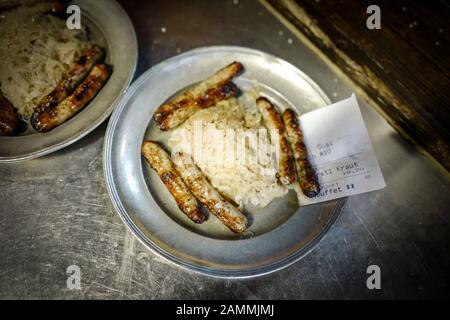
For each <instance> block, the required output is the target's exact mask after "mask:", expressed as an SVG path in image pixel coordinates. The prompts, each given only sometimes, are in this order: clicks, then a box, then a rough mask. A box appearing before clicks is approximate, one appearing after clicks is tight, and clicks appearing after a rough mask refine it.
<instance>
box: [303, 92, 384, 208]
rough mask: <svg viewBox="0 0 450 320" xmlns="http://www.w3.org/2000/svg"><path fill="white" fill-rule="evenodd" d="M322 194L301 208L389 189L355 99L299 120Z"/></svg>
mask: <svg viewBox="0 0 450 320" xmlns="http://www.w3.org/2000/svg"><path fill="white" fill-rule="evenodd" d="M300 123H301V126H302V129H303V135H304V137H305V138H304V139H305V144H306V146H307V148H308V152H309V158H310V161H311V164H312V165H313V167H315V169H316V173H317V176H318V177H319V182H320V186H321V191H320V194H319V195H318V196H317V197H315V198H312V199H309V198H307V197H305V196H303V197H301V200H300V199H299V201H301V204H302V205H307V204H312V203H318V202H323V201H328V200H332V199H336V198H342V197H346V196H350V195H354V194H359V193H363V192H369V191H374V190H379V189H382V188H384V187H385V186H386V184H385V182H384V178H383V174H382V173H381V169H380V167H379V165H378V161H377V158H376V156H375V153H374V151H373V148H372V143H371V142H370V138H369V134H368V132H367V128H366V126H365V124H364V120H363V118H362V115H361V111H360V109H359V106H358V101H357V100H356V97H355V95H352V96H351V97H350V98H348V99H346V100H342V101H340V102H337V103H335V104H332V105H330V106H328V107H324V108H320V109H317V110H314V111H312V112H308V113H305V114H304V115H302V116H301V117H300Z"/></svg>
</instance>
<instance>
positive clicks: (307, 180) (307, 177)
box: [283, 109, 320, 198]
mask: <svg viewBox="0 0 450 320" xmlns="http://www.w3.org/2000/svg"><path fill="white" fill-rule="evenodd" d="M283 121H284V124H285V126H286V131H287V136H288V139H289V142H290V143H291V145H292V150H294V158H295V163H296V166H297V170H298V177H299V183H300V188H301V189H302V191H303V193H304V194H305V195H306V196H307V197H309V198H313V197H315V196H317V195H318V194H319V192H320V185H319V181H318V178H317V175H316V172H315V171H314V169H313V168H312V166H311V163H310V162H309V160H308V150H307V149H306V146H305V144H304V142H303V133H302V130H301V128H300V124H299V122H298V118H297V114H296V113H295V111H294V110H292V109H286V110H285V111H284V112H283Z"/></svg>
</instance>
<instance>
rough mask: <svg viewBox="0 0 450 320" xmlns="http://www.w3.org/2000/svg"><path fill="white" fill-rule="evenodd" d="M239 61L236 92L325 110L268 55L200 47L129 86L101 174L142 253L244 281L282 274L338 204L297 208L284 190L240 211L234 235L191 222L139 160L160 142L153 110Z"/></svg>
mask: <svg viewBox="0 0 450 320" xmlns="http://www.w3.org/2000/svg"><path fill="white" fill-rule="evenodd" d="M232 61H239V62H241V63H242V64H243V65H244V68H245V72H244V73H243V74H242V75H241V76H239V77H237V78H235V79H234V80H233V81H234V82H235V83H236V84H237V85H238V86H239V87H240V89H241V90H248V89H251V87H252V86H253V81H254V80H256V81H258V83H259V87H260V91H261V93H262V95H264V96H266V97H268V98H269V99H271V100H272V101H274V102H275V103H276V104H277V105H278V106H279V107H281V108H285V107H287V106H290V107H294V108H296V109H297V110H298V111H299V112H301V113H304V112H307V111H310V110H313V109H316V108H320V107H323V106H326V105H328V104H330V101H329V99H328V98H327V96H326V95H325V93H324V92H323V91H322V90H321V89H320V88H319V87H318V86H317V85H316V84H315V83H314V82H313V81H312V80H311V79H310V78H309V77H307V76H306V75H305V74H303V73H302V72H301V71H300V70H298V69H297V68H295V67H294V66H292V65H291V64H289V63H287V62H285V61H283V60H281V59H278V58H276V57H274V56H272V55H269V54H266V53H263V52H260V51H256V50H252V49H246V48H241V47H229V46H219V47H206V48H200V49H196V50H192V51H189V52H187V53H184V54H181V55H179V56H175V57H173V58H170V59H168V60H166V61H164V62H162V63H160V64H158V65H156V66H154V67H153V68H151V69H149V70H148V71H146V72H145V73H144V74H143V75H141V76H140V77H139V79H138V80H136V81H135V82H134V83H133V84H132V86H131V87H130V89H129V91H128V92H127V94H126V95H125V97H124V99H123V100H122V101H121V103H120V104H119V106H118V108H117V109H116V110H115V111H114V113H113V115H112V117H111V120H110V122H109V125H108V129H107V132H106V138H105V145H104V171H105V177H106V182H107V186H108V191H109V194H110V196H111V198H112V201H113V203H114V206H115V208H116V210H117V212H118V213H119V215H120V217H121V218H122V220H123V221H124V222H125V224H126V225H127V226H128V227H129V228H130V230H131V231H132V232H133V233H134V234H135V236H136V237H137V238H138V239H139V240H140V241H141V242H142V243H143V244H144V245H146V246H147V247H148V248H150V249H151V250H153V251H154V252H156V253H158V254H160V255H161V256H163V257H165V258H166V259H168V260H169V261H171V262H174V263H175V264H177V265H179V266H182V267H184V268H188V269H190V270H193V271H196V272H201V273H204V274H207V275H211V276H215V277H222V278H250V277H255V276H260V275H263V274H268V273H271V272H273V271H276V270H279V269H281V268H284V267H286V266H288V265H290V264H292V263H294V262H295V261H297V260H299V259H300V258H301V257H303V256H304V255H305V254H307V253H308V252H309V251H310V250H311V249H312V248H313V247H314V246H315V245H316V244H317V243H318V242H319V241H320V240H321V239H322V237H323V236H324V235H325V233H326V232H327V231H328V230H329V229H330V227H331V226H332V225H333V224H334V222H335V221H336V219H337V218H338V216H339V214H340V212H341V211H342V209H343V207H344V204H345V202H346V200H345V199H340V200H335V201H329V202H326V203H321V204H316V205H310V206H306V207H302V208H298V207H297V200H296V195H295V193H294V192H293V191H291V192H290V193H289V194H288V195H286V196H285V197H283V198H279V199H275V200H274V201H273V202H272V203H271V204H269V206H268V207H266V208H264V209H255V208H251V207H246V209H247V211H248V212H249V213H250V216H251V218H250V220H251V221H252V223H251V226H250V227H249V229H248V231H247V232H246V233H245V235H244V236H241V235H236V234H233V233H232V232H231V231H229V230H228V229H227V228H226V227H225V226H223V225H222V224H221V223H220V222H219V221H218V220H217V219H216V218H215V217H214V216H212V215H210V217H209V219H208V221H206V222H205V223H203V224H201V225H196V224H194V223H193V222H191V221H190V220H189V219H188V218H187V217H186V216H185V215H184V214H183V213H182V212H181V211H180V210H179V209H178V207H177V206H176V204H175V201H174V200H173V198H172V197H171V195H170V193H169V192H168V191H167V189H166V187H165V186H164V185H163V183H162V182H161V180H160V178H159V177H158V175H157V174H156V173H155V172H154V171H153V170H152V169H151V168H150V166H149V165H148V164H147V162H146V161H145V160H144V159H143V157H142V156H141V144H142V142H143V140H146V139H151V140H155V141H159V142H161V143H162V144H163V145H164V147H165V148H166V149H167V144H166V142H167V138H168V136H169V134H168V133H163V132H161V131H159V129H158V128H157V127H156V126H155V123H154V120H153V114H154V112H155V110H156V109H157V108H158V107H159V106H160V105H161V104H163V103H164V102H165V101H167V100H168V99H169V98H171V97H172V96H173V95H174V94H175V93H177V92H180V91H182V90H184V89H186V88H188V87H190V86H191V85H193V84H195V83H197V82H200V81H202V80H204V79H206V78H207V77H208V76H210V75H211V74H213V73H214V72H215V71H217V70H218V69H220V68H222V67H224V66H225V65H227V64H229V63H231V62H232Z"/></svg>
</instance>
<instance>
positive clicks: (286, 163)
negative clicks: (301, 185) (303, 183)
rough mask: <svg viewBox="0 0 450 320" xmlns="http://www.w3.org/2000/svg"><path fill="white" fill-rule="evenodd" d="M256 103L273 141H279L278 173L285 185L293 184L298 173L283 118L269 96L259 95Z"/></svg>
mask: <svg viewBox="0 0 450 320" xmlns="http://www.w3.org/2000/svg"><path fill="white" fill-rule="evenodd" d="M256 105H257V106H258V110H259V112H260V113H261V115H262V118H263V120H264V123H265V125H266V127H267V129H268V130H269V133H270V137H271V140H272V142H273V141H276V140H278V142H279V149H278V152H279V157H278V158H279V159H278V175H279V179H280V182H281V183H282V184H284V185H291V184H293V183H294V182H295V181H296V180H297V174H296V172H295V163H294V157H293V155H292V150H291V146H290V144H289V141H288V139H287V136H286V129H285V127H284V124H283V120H282V119H281V116H280V114H279V113H278V110H277V109H276V107H275V106H274V105H273V104H272V103H271V102H270V101H269V100H268V99H267V98H264V97H259V98H258V99H257V100H256ZM275 135H276V136H275Z"/></svg>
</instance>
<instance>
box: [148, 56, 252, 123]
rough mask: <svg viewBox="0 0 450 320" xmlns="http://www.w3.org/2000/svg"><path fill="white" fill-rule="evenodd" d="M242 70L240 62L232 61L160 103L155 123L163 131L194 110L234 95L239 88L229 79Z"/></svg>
mask: <svg viewBox="0 0 450 320" xmlns="http://www.w3.org/2000/svg"><path fill="white" fill-rule="evenodd" d="M242 70H243V66H242V64H241V63H239V62H233V63H231V64H230V65H228V66H226V67H225V68H223V69H221V70H219V71H217V72H216V73H215V74H214V75H212V76H211V77H209V78H208V79H207V80H205V81H203V82H201V83H199V84H197V85H195V86H194V87H193V88H191V89H189V90H187V91H186V92H184V93H183V94H181V95H180V96H178V97H176V98H175V99H173V100H172V101H170V102H168V103H166V104H164V105H162V106H161V107H159V108H158V110H156V113H155V121H156V124H157V125H158V127H159V128H160V129H161V130H164V131H166V130H170V129H173V128H175V127H177V126H178V125H180V124H182V123H183V122H184V121H185V120H186V119H187V118H189V117H190V116H191V115H192V114H194V113H195V112H196V111H198V110H200V109H203V108H208V107H210V106H212V105H214V104H216V103H217V102H219V101H221V100H225V99H227V98H230V97H234V96H236V95H237V94H238V92H239V90H238V88H237V86H236V85H235V84H234V83H232V82H231V80H232V79H233V78H234V77H235V76H237V75H238V74H240V73H241V72H242Z"/></svg>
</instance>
